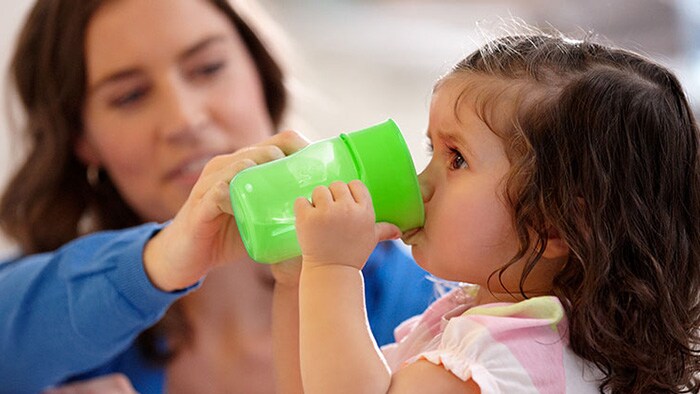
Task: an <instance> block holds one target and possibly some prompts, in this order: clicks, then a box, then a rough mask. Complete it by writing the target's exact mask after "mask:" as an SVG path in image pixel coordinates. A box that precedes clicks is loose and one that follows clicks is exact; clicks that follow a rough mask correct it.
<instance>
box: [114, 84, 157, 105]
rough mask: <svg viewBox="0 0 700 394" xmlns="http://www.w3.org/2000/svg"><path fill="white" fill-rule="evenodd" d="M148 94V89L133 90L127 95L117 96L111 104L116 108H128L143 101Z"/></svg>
mask: <svg viewBox="0 0 700 394" xmlns="http://www.w3.org/2000/svg"><path fill="white" fill-rule="evenodd" d="M146 93H148V89H146V88H138V89H133V90H130V91H128V92H127V93H125V94H122V95H120V96H117V97H116V98H115V99H113V100H112V101H110V104H111V105H112V106H113V107H116V108H123V107H127V106H129V105H132V104H134V103H136V102H138V101H139V100H141V99H142V98H143V97H144V96H145V95H146Z"/></svg>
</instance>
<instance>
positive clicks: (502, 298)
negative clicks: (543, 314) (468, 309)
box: [474, 287, 552, 305]
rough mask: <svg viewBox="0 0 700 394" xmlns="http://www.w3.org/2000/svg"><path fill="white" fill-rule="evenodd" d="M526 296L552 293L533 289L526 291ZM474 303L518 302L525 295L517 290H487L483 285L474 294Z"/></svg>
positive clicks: (523, 298)
mask: <svg viewBox="0 0 700 394" xmlns="http://www.w3.org/2000/svg"><path fill="white" fill-rule="evenodd" d="M526 294H527V297H528V298H532V297H538V296H544V295H552V293H551V291H536V292H535V291H533V292H526ZM474 300H475V301H476V305H484V304H493V303H497V302H520V301H523V300H525V297H523V295H522V294H521V293H520V292H519V291H514V292H511V293H508V292H506V291H489V289H487V288H485V287H479V290H478V291H477V293H476V295H475V296H474Z"/></svg>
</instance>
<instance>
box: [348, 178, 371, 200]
mask: <svg viewBox="0 0 700 394" xmlns="http://www.w3.org/2000/svg"><path fill="white" fill-rule="evenodd" d="M348 189H350V193H351V194H352V198H353V199H354V200H355V201H357V202H358V203H360V204H368V205H372V196H371V195H370V194H369V190H367V186H365V184H364V183H362V181H358V180H354V181H350V183H348Z"/></svg>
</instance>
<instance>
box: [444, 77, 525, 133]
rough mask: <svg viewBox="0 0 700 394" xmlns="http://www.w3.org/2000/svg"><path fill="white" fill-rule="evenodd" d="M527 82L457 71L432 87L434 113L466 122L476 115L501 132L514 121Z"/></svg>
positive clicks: (491, 127) (497, 131)
mask: <svg viewBox="0 0 700 394" xmlns="http://www.w3.org/2000/svg"><path fill="white" fill-rule="evenodd" d="M524 85H525V82H523V81H517V80H506V79H504V78H498V77H495V76H489V75H481V74H476V73H456V74H452V75H449V76H447V77H445V78H443V79H441V80H440V81H439V82H438V83H437V84H436V85H435V88H434V90H433V101H432V104H431V116H433V115H438V114H437V112H440V113H441V115H442V116H441V117H442V118H445V117H446V116H448V117H454V118H455V119H456V120H457V121H458V122H463V121H464V120H465V119H468V118H469V117H470V116H477V117H478V118H479V119H480V120H481V121H482V122H484V123H486V124H487V125H489V128H490V129H492V130H493V131H495V132H496V133H497V134H500V133H499V132H500V131H504V130H505V129H507V128H508V127H509V126H510V125H512V123H513V119H514V117H515V114H516V113H517V109H518V107H519V106H520V103H521V102H522V98H523V96H524V93H525V91H526V89H523V87H524ZM434 113H435V114H434Z"/></svg>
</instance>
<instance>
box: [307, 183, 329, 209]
mask: <svg viewBox="0 0 700 394" xmlns="http://www.w3.org/2000/svg"><path fill="white" fill-rule="evenodd" d="M332 202H333V196H332V195H331V191H330V190H329V189H328V188H327V187H326V186H317V187H316V188H315V189H314V191H312V192H311V205H313V206H314V207H317V208H322V207H327V206H328V205H330V204H331V203H332Z"/></svg>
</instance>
